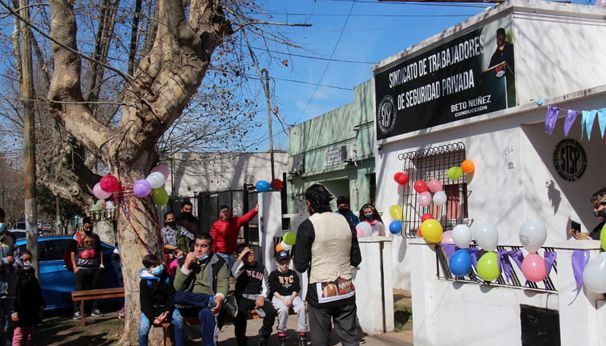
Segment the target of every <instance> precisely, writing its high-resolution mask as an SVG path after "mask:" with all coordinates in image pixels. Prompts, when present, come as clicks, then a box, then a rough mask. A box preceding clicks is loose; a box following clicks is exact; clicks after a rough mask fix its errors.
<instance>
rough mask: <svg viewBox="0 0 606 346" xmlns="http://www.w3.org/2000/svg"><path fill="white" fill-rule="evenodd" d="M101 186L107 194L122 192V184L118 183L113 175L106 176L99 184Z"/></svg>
mask: <svg viewBox="0 0 606 346" xmlns="http://www.w3.org/2000/svg"><path fill="white" fill-rule="evenodd" d="M99 186H100V187H101V189H103V191H105V192H116V191H120V182H119V181H118V178H116V177H114V176H113V175H111V174H108V175H106V176H104V177H103V178H101V181H100V182H99Z"/></svg>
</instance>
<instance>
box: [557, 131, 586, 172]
mask: <svg viewBox="0 0 606 346" xmlns="http://www.w3.org/2000/svg"><path fill="white" fill-rule="evenodd" d="M553 165H554V166H555V169H556V171H557V172H558V174H559V175H560V176H561V177H562V178H564V179H565V180H568V181H576V180H578V179H580V178H581V177H582V176H583V173H585V169H586V168H587V154H586V153H585V150H584V149H583V146H582V145H581V143H579V142H577V141H575V140H574V139H570V138H567V139H563V140H562V141H560V143H558V145H556V148H555V150H554V151H553Z"/></svg>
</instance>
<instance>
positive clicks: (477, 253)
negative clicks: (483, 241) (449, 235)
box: [469, 247, 484, 269]
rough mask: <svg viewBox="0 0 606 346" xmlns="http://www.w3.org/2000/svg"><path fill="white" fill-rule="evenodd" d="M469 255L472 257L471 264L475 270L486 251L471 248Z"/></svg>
mask: <svg viewBox="0 0 606 346" xmlns="http://www.w3.org/2000/svg"><path fill="white" fill-rule="evenodd" d="M469 254H470V255H471V264H472V265H473V267H474V268H476V269H477V267H478V259H479V258H480V257H482V255H483V254H484V250H482V249H480V248H477V247H470V248H469Z"/></svg>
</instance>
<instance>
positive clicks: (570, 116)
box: [564, 109, 579, 136]
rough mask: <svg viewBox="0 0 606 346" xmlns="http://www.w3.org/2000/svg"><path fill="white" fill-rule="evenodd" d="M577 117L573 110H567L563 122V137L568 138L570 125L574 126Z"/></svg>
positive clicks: (577, 113)
mask: <svg viewBox="0 0 606 346" xmlns="http://www.w3.org/2000/svg"><path fill="white" fill-rule="evenodd" d="M577 115H579V112H577V111H575V110H574V109H569V110H568V114H567V115H566V120H565V121H564V136H568V133H570V129H571V128H572V124H574V121H575V120H577Z"/></svg>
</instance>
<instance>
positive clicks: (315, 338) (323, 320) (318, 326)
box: [309, 301, 360, 346]
mask: <svg viewBox="0 0 606 346" xmlns="http://www.w3.org/2000/svg"><path fill="white" fill-rule="evenodd" d="M332 322H334V324H335V331H336V332H337V336H338V337H339V339H341V343H342V344H343V345H344V346H358V345H359V343H360V342H359V338H358V332H357V331H358V328H357V323H356V303H355V301H353V302H351V303H347V304H345V305H340V306H335V307H330V308H316V307H313V306H310V307H309V330H310V333H311V344H312V345H314V346H328V345H329V341H330V332H331V329H332Z"/></svg>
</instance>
